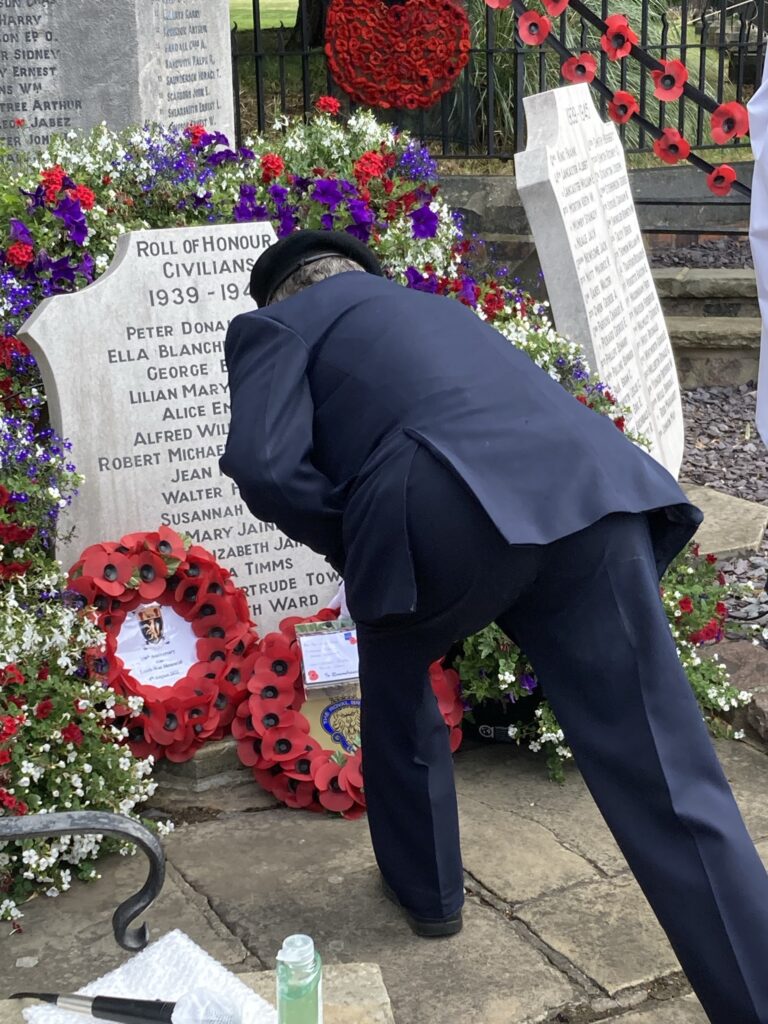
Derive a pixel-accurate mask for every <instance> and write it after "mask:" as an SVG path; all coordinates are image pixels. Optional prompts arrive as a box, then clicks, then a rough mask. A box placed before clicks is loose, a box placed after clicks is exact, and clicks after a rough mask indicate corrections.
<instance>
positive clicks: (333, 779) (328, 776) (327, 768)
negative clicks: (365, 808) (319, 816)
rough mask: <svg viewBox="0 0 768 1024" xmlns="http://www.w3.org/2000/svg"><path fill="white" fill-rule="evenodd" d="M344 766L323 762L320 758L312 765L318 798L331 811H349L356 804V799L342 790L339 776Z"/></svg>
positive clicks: (332, 762)
mask: <svg viewBox="0 0 768 1024" xmlns="http://www.w3.org/2000/svg"><path fill="white" fill-rule="evenodd" d="M341 770H342V765H340V764H339V763H338V762H337V761H334V760H331V759H329V760H327V761H322V760H320V758H318V759H317V760H316V761H314V762H313V764H312V778H313V779H314V782H315V785H316V786H317V789H318V794H317V798H318V800H319V801H320V803H321V804H322V805H323V807H325V808H326V810H329V811H349V810H351V809H352V807H353V806H354V804H355V798H354V797H353V796H352V795H351V794H350V793H348V792H347V791H346V790H344V789H342V788H341V785H340V783H339V775H340V773H341Z"/></svg>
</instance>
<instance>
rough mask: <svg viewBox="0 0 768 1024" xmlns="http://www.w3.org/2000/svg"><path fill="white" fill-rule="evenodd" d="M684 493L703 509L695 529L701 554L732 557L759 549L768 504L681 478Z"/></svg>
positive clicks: (765, 522)
mask: <svg viewBox="0 0 768 1024" xmlns="http://www.w3.org/2000/svg"><path fill="white" fill-rule="evenodd" d="M680 485H681V487H682V488H683V490H684V491H685V494H686V496H687V497H688V498H689V499H690V501H692V502H693V504H694V505H698V507H699V508H700V509H701V510H702V512H703V513H704V522H703V523H702V524H701V526H700V527H699V529H698V530H697V532H696V538H695V539H696V541H697V542H698V544H699V546H700V547H701V551H702V554H709V553H710V552H712V554H715V555H719V556H720V557H721V558H731V557H733V556H735V555H749V554H754V552H755V551H758V550H759V549H760V545H761V544H762V542H763V534H764V533H765V529H766V526H767V525H768V507H766V506H765V505H764V504H760V503H758V502H756V501H745V499H744V498H734V497H733V495H731V494H723V492H722V491H716V490H714V489H713V488H712V487H702V486H700V485H699V484H692V483H688V482H686V481H681V482H680Z"/></svg>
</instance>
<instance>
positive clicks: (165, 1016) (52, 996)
mask: <svg viewBox="0 0 768 1024" xmlns="http://www.w3.org/2000/svg"><path fill="white" fill-rule="evenodd" d="M11 999H39V1000H41V1001H42V1002H44V1003H53V1005H54V1006H58V1007H59V1009H60V1010H66V1011H68V1012H69V1013H79V1014H83V1015H84V1016H86V1017H93V1018H95V1019H96V1020H111V1021H115V1022H116V1024H240V1018H239V1015H238V1014H237V1013H236V1012H235V1011H234V1010H233V1009H232V1007H231V1005H230V1004H229V1002H228V1001H227V1000H224V999H222V998H221V997H220V996H217V995H215V994H214V993H212V992H207V991H205V990H203V989H198V990H197V991H194V992H190V993H187V994H186V995H183V996H182V997H181V999H179V1000H178V1002H175V1003H170V1002H162V1001H161V1000H159V999H151V1000H150V999H122V998H118V997H115V996H80V995H59V994H56V993H53V992H15V993H14V994H13V995H12V996H11Z"/></svg>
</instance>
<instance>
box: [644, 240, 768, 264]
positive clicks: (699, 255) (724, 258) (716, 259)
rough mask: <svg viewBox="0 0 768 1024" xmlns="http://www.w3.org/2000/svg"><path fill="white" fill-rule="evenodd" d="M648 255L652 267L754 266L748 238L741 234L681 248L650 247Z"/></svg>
mask: <svg viewBox="0 0 768 1024" xmlns="http://www.w3.org/2000/svg"><path fill="white" fill-rule="evenodd" d="M649 256H650V262H651V266H652V267H693V268H695V269H708V268H711V267H727V268H728V269H735V270H740V269H741V268H742V267H752V266H754V264H753V262H752V250H751V249H750V247H749V239H748V238H746V237H742V236H738V237H729V236H728V235H725V236H724V237H723V238H721V239H718V240H717V241H716V242H699V243H698V244H697V245H695V246H688V247H686V248H683V249H651V250H650V251H649Z"/></svg>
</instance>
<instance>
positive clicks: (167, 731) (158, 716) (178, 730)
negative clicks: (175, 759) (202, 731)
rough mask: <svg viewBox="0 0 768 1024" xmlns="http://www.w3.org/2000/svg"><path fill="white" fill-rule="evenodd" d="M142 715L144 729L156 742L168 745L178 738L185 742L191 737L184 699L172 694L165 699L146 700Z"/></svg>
mask: <svg viewBox="0 0 768 1024" xmlns="http://www.w3.org/2000/svg"><path fill="white" fill-rule="evenodd" d="M144 715H145V717H146V724H145V726H144V731H145V732H146V733H147V735H148V737H149V738H150V739H152V740H154V741H155V742H156V743H160V744H161V745H162V746H168V745H170V744H171V743H175V742H178V741H179V740H182V741H184V742H185V743H186V742H189V741H190V740H191V739H192V729H191V726H190V725H189V722H188V720H187V715H186V708H185V707H184V701H183V700H182V699H181V698H180V697H178V696H175V695H174V696H170V697H168V699H167V700H157V701H154V700H148V701H147V702H146V703H145V706H144Z"/></svg>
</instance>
